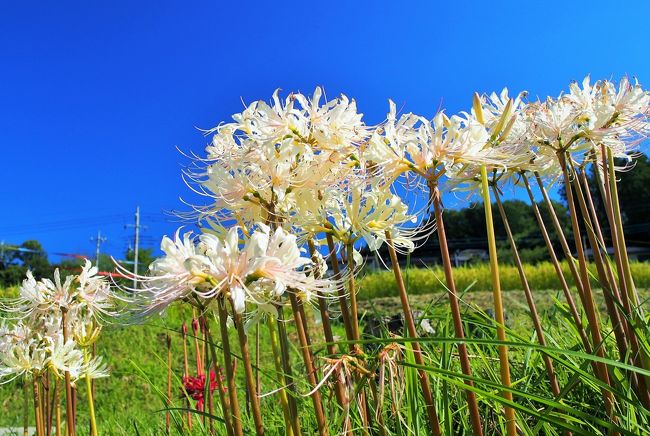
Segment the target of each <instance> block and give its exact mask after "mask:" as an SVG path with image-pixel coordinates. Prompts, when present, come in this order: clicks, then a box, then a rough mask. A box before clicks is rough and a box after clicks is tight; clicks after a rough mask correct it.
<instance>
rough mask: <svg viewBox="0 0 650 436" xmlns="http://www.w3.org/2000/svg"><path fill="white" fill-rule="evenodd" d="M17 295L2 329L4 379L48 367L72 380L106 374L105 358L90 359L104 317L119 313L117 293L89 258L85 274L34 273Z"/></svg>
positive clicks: (1, 371)
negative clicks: (45, 276)
mask: <svg viewBox="0 0 650 436" xmlns="http://www.w3.org/2000/svg"><path fill="white" fill-rule="evenodd" d="M19 293H20V295H19V297H18V298H17V299H15V300H13V301H10V302H8V303H7V304H6V305H4V309H5V311H6V312H7V313H8V315H9V317H10V323H5V324H3V325H2V326H1V327H0V350H1V351H0V377H3V378H8V379H9V380H12V379H13V378H15V377H19V376H28V375H32V376H36V375H40V374H43V373H45V372H46V371H48V370H50V371H51V372H52V373H54V374H55V375H57V376H62V375H63V374H64V373H66V372H68V373H69V374H70V376H71V379H72V381H73V382H74V381H75V380H77V379H79V378H82V377H90V378H99V377H106V376H107V375H108V371H107V368H106V365H105V364H103V363H102V358H101V356H96V357H93V358H90V357H89V356H87V355H86V354H88V347H90V346H91V345H92V344H94V343H95V341H96V340H97V338H98V336H99V333H100V331H101V325H102V321H103V320H106V319H107V318H108V317H112V316H116V315H117V312H116V302H117V301H118V299H117V297H116V295H115V294H114V293H113V291H112V290H111V286H110V283H109V281H108V280H107V279H106V278H105V277H102V276H99V275H98V271H97V268H96V267H93V266H92V265H91V263H90V261H86V263H85V265H84V266H83V268H82V270H81V273H79V274H77V275H69V276H67V277H66V278H65V279H62V278H61V275H60V273H59V270H58V269H57V270H56V271H55V272H54V280H50V279H41V280H36V279H35V278H34V276H33V275H32V273H31V272H28V273H27V278H26V279H25V280H24V281H23V283H22V285H21V286H20V288H19Z"/></svg>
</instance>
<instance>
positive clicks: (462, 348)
mask: <svg viewBox="0 0 650 436" xmlns="http://www.w3.org/2000/svg"><path fill="white" fill-rule="evenodd" d="M429 195H430V196H431V202H432V203H433V209H434V214H435V218H436V227H437V233H438V242H439V244H440V256H441V257H442V266H443V268H444V270H445V282H446V285H447V296H448V298H449V306H450V308H451V316H452V320H453V323H454V333H455V336H456V338H458V339H463V338H464V337H465V331H464V328H463V319H462V317H461V314H460V304H459V303H458V295H457V294H456V282H455V281H454V273H453V270H452V267H451V258H450V256H449V247H448V245H447V235H446V232H445V223H444V219H443V207H442V198H441V196H440V191H439V189H438V185H437V184H435V183H432V184H429ZM458 356H459V358H460V366H461V370H462V371H463V374H464V375H466V376H471V375H472V368H471V365H470V363H469V353H468V352H467V345H466V344H465V343H463V342H461V343H459V344H458ZM465 384H466V385H468V386H474V382H472V381H471V380H465ZM465 396H466V399H467V407H468V409H469V412H470V420H471V423H472V430H473V433H474V435H475V436H477V435H482V434H483V427H482V425H481V415H480V413H479V410H478V402H477V400H476V394H475V393H474V392H472V391H470V390H467V391H466V392H465Z"/></svg>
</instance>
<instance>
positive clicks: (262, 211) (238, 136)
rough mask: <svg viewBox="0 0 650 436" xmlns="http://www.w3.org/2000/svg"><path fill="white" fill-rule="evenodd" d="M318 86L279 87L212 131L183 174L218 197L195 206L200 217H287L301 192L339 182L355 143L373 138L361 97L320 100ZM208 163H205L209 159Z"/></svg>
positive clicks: (351, 162) (352, 159)
mask: <svg viewBox="0 0 650 436" xmlns="http://www.w3.org/2000/svg"><path fill="white" fill-rule="evenodd" d="M322 95H323V93H322V90H321V89H320V88H317V89H316V91H315V92H314V95H313V97H312V98H311V99H310V98H308V97H306V96H304V95H302V94H290V95H289V96H288V97H287V98H286V99H285V100H284V101H281V100H280V97H279V93H278V92H277V91H276V92H275V93H274V95H273V98H272V104H270V105H269V104H266V103H265V102H263V101H257V102H254V103H252V104H250V105H249V106H247V107H246V108H245V109H244V111H243V112H242V113H240V114H236V115H234V116H233V119H234V121H235V122H234V123H229V124H222V125H220V126H218V127H216V128H215V129H213V130H211V131H208V133H209V134H211V133H214V136H213V139H212V144H211V145H209V146H208V147H207V148H206V151H207V158H206V159H198V160H197V165H196V168H195V169H194V170H188V171H187V172H186V176H187V177H188V178H189V180H190V181H191V182H194V183H195V184H196V185H197V189H196V191H197V192H199V193H200V194H202V195H205V196H206V197H208V198H211V199H212V200H213V203H212V204H211V205H208V206H197V207H195V210H196V211H197V212H198V214H199V216H200V217H202V218H205V217H211V216H212V217H219V218H233V217H234V218H237V219H238V221H239V222H240V223H243V224H244V225H247V226H251V227H252V226H254V224H255V222H256V221H258V220H265V221H273V222H275V221H278V219H277V218H281V220H282V221H287V220H289V219H290V217H291V215H292V214H294V213H296V204H295V201H296V200H295V198H296V196H300V193H301V192H314V191H318V190H320V189H323V188H324V187H327V186H330V185H331V184H335V183H337V182H338V181H340V180H341V178H342V177H343V176H344V174H345V173H346V172H348V171H350V169H351V168H352V167H354V166H355V165H357V164H358V158H357V154H358V147H359V145H360V144H362V143H363V142H364V141H365V140H366V139H367V137H368V135H369V133H368V129H367V128H366V126H365V125H364V124H363V122H362V121H361V119H362V114H360V113H358V111H357V107H356V103H355V101H354V100H350V99H348V98H347V97H345V96H341V97H339V98H336V99H334V100H331V101H329V102H324V103H321V100H322ZM206 164H207V165H206Z"/></svg>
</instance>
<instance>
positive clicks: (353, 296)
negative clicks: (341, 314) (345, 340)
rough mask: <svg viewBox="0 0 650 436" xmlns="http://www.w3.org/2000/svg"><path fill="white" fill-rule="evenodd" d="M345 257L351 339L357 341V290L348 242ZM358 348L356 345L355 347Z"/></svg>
mask: <svg viewBox="0 0 650 436" xmlns="http://www.w3.org/2000/svg"><path fill="white" fill-rule="evenodd" d="M346 257H347V260H348V286H349V288H348V294H349V295H350V321H351V322H352V339H354V340H357V341H358V340H359V338H360V335H359V311H358V310H359V308H358V307H357V289H356V283H355V278H354V270H355V264H354V246H353V242H352V241H350V242H348V243H347V244H346ZM356 347H358V345H356Z"/></svg>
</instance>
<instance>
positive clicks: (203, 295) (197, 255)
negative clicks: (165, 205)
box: [136, 224, 330, 315]
mask: <svg viewBox="0 0 650 436" xmlns="http://www.w3.org/2000/svg"><path fill="white" fill-rule="evenodd" d="M242 238H243V244H242V243H241V242H240V240H241V239H242ZM162 248H163V251H164V252H165V256H164V257H162V258H160V259H158V260H156V261H155V262H154V263H153V264H152V266H151V268H150V273H151V275H150V276H149V277H146V278H143V283H144V287H143V288H142V289H138V290H136V292H138V294H139V295H140V299H141V301H142V303H143V304H144V309H143V313H144V314H145V315H146V314H151V313H157V312H160V311H162V310H164V309H165V308H166V307H167V306H168V305H169V304H171V303H172V302H174V301H178V300H186V301H189V302H190V303H193V304H200V305H202V306H207V305H209V303H210V301H211V300H212V299H213V298H214V297H217V296H219V295H224V296H225V297H227V298H230V299H231V300H232V304H233V308H234V310H235V311H236V312H238V313H244V312H245V311H246V305H247V304H248V303H250V304H251V305H252V306H261V305H265V304H270V303H273V304H275V303H277V302H278V300H279V298H280V297H281V296H282V295H283V294H284V292H286V291H287V289H295V290H298V291H304V292H315V291H316V290H319V289H321V288H322V289H326V288H327V289H329V288H330V284H329V282H328V281H324V280H317V281H314V280H311V279H309V278H308V275H309V274H310V273H311V260H310V259H309V258H307V257H303V256H301V251H300V249H299V248H298V246H297V242H296V237H295V236H294V235H291V234H289V233H288V232H286V231H285V230H283V229H282V228H278V229H277V230H275V231H274V232H273V233H271V231H270V229H269V227H268V226H266V225H263V224H257V225H256V227H255V229H254V231H253V232H252V233H251V234H250V236H247V237H244V233H243V231H242V229H241V228H240V227H232V228H230V229H229V230H228V231H227V232H223V231H216V232H214V233H212V232H211V233H203V234H201V235H199V237H198V238H191V235H190V234H186V235H184V236H183V238H181V237H180V236H179V235H178V232H177V234H176V238H175V241H172V240H170V239H169V238H166V239H165V240H164V241H163V244H162Z"/></svg>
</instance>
